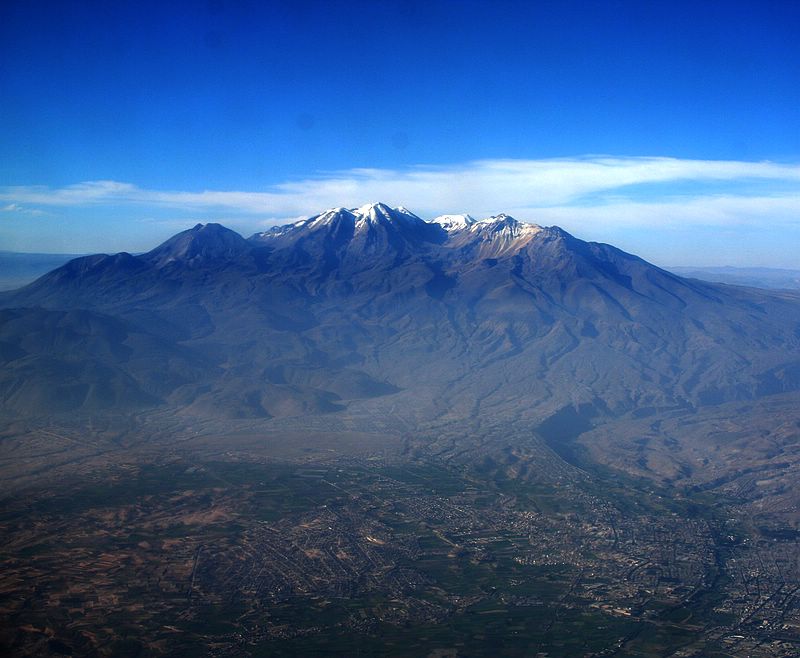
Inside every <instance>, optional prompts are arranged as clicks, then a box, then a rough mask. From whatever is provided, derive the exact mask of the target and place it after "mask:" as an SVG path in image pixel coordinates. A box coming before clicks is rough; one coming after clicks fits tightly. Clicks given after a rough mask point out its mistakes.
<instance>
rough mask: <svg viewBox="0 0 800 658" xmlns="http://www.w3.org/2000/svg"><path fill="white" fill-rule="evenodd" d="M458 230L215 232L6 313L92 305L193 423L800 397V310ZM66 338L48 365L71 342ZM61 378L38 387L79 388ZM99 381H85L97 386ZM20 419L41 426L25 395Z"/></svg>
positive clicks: (342, 225) (492, 232)
mask: <svg viewBox="0 0 800 658" xmlns="http://www.w3.org/2000/svg"><path fill="white" fill-rule="evenodd" d="M455 217H456V216H447V219H442V220H440V221H437V220H433V221H431V222H425V221H423V220H421V219H420V218H419V217H417V216H416V215H414V214H413V213H411V212H410V211H408V210H407V209H405V208H400V209H398V208H390V207H388V206H386V205H384V204H369V205H367V206H362V207H360V208H356V209H345V208H334V209H330V210H328V211H324V212H323V213H320V214H318V215H315V216H313V217H310V218H308V219H305V220H301V221H299V222H295V223H293V224H288V225H286V226H283V227H279V228H276V229H273V230H271V231H267V232H264V233H260V234H255V235H254V236H251V237H250V238H248V239H245V238H243V237H242V236H240V235H239V234H238V233H235V232H234V231H230V230H229V229H226V228H225V227H222V226H220V225H215V224H207V225H202V224H198V225H197V226H195V227H193V228H191V229H188V230H187V231H183V232H181V233H179V234H177V235H176V236H173V237H172V238H170V239H169V240H166V241H165V242H164V243H162V244H161V245H159V246H157V247H156V248H154V249H153V250H151V251H149V252H147V253H146V254H141V255H138V256H133V255H130V254H126V253H120V254H116V255H96V256H88V257H83V258H79V259H75V260H73V261H70V262H69V263H67V264H66V265H64V266H62V267H60V268H57V269H56V270H54V271H52V272H50V273H48V274H46V275H45V276H43V277H42V278H40V279H39V280H37V281H35V282H34V283H32V284H30V285H28V286H26V287H24V288H22V289H19V290H17V291H13V292H12V293H5V294H3V295H0V307H2V308H7V309H11V308H13V309H17V310H16V311H15V312H17V313H31V314H32V313H35V311H34V310H28V311H24V310H23V309H26V308H27V309H32V308H33V307H41V308H42V309H45V310H48V311H50V312H68V311H70V310H73V309H83V310H86V311H89V312H91V313H97V314H101V315H103V316H107V317H110V318H114V319H115V320H116V321H119V322H122V323H124V326H126V327H127V331H128V333H129V335H131V336H138V335H149V336H152V337H153V339H154V340H156V339H157V340H158V341H160V342H159V343H158V344H159V346H160V347H159V348H158V350H155V348H151V347H147V345H148V343H147V342H146V341H142V340H138V339H137V340H136V341H133V342H134V343H136V344H135V345H127V343H131V342H132V340H133V339H130V340H129V339H123V340H122V343H123V346H126V345H127V346H129V347H131V349H132V353H135V354H139V353H138V352H137V350H139V351H141V350H144V351H145V352H146V351H147V350H151V351H153V350H155V352H154V354H156V353H157V356H154V358H149V357H147V358H138V357H137V358H135V359H131V358H129V357H124V356H122V352H119V353H118V354H117V356H114V355H113V354H112V355H110V356H109V355H105V356H104V357H103V358H104V359H105V361H103V363H104V364H105V365H106V367H107V368H110V370H109V371H108V372H114V373H117V372H118V373H120V374H119V377H122V376H123V375H124V377H126V378H129V379H125V381H130V382H133V384H131V385H132V386H133V385H135V386H138V387H140V388H142V390H148V389H147V386H149V384H148V383H147V382H148V381H149V380H148V377H150V375H149V373H148V372H147V368H148V367H150V366H149V365H148V364H152V363H154V362H157V361H158V360H159V359H160V360H162V361H164V362H165V363H166V364H170V363H171V364H175V368H176V371H175V372H176V374H175V376H168V377H166V378H165V379H166V381H168V382H171V384H170V385H169V386H163V387H161V388H159V389H158V395H156V396H155V397H154V398H152V399H151V401H152V403H153V404H154V405H156V406H159V405H161V406H164V407H166V408H172V409H175V410H181V412H182V413H200V414H212V415H213V414H217V415H220V416H222V417H261V418H292V417H296V418H299V417H302V416H308V415H309V414H310V415H312V416H313V415H315V414H337V413H350V412H349V411H348V410H352V409H356V408H365V409H366V408H370V409H373V410H374V412H375V413H391V417H392V418H394V419H395V421H396V422H397V423H399V424H404V423H405V424H407V423H411V424H412V425H413V424H414V423H418V422H420V421H424V422H431V421H433V420H434V419H435V418H438V417H451V416H453V415H454V414H455V415H456V416H460V417H462V418H463V419H465V422H478V421H479V420H480V419H481V418H486V417H488V416H496V417H498V418H499V417H504V416H508V415H512V416H514V417H518V418H521V419H524V421H525V422H527V423H530V424H531V426H532V427H535V426H536V424H537V423H539V422H542V421H543V420H544V419H546V418H548V417H549V416H550V415H552V414H553V413H555V412H557V411H558V410H559V409H562V408H564V407H568V406H580V405H593V406H594V407H595V408H597V409H600V410H603V411H602V413H603V414H605V415H607V416H619V415H625V414H634V413H637V414H641V413H642V410H643V409H650V408H670V407H674V408H678V407H680V408H693V407H698V406H702V405H707V404H717V403H722V402H726V401H731V400H744V399H755V398H757V397H759V396H763V395H770V394H773V393H779V392H786V391H795V390H798V389H800V376H798V373H800V368H798V366H797V364H800V301H799V300H798V298H797V297H795V296H792V295H790V294H788V293H780V294H778V293H768V292H766V291H761V292H758V291H748V290H746V289H731V288H730V287H726V286H719V285H715V284H711V283H705V282H701V281H696V280H689V279H683V278H681V277H679V276H677V275H675V274H672V273H670V272H667V271H666V270H662V269H660V268H657V267H655V266H654V265H651V264H650V263H647V262H646V261H644V260H642V259H641V258H639V257H637V256H634V255H632V254H627V253H625V252H623V251H621V250H619V249H617V248H615V247H613V246H611V245H607V244H603V243H593V242H584V241H582V240H580V239H578V238H576V237H574V236H572V235H570V234H569V233H567V232H566V231H564V230H563V229H560V228H558V227H540V226H536V225H530V224H522V223H520V222H517V221H516V220H514V219H513V218H511V217H508V216H507V215H496V216H494V217H492V218H487V219H486V220H472V218H470V220H471V221H470V220H467V219H466V217H465V216H460V217H461V220H458V219H455ZM437 219H438V218H437ZM445 225H447V226H448V227H449V228H446V226H445ZM51 324H52V327H51V328H50V329H49V330H48V331H50V334H49V335H44V334H42V335H41V336H39V340H41V341H42V344H43V345H44V346H43V347H41V348H37V349H38V352H36V353H39V354H43V353H44V352H46V344H47V342H48V341H51V342H52V341H54V340H56V339H57V334H58V333H59V331H62V330H63V328H60V326H59V325H58V323H54V324H53V323H51ZM23 325H24V323H21V322H19V321H17V323H16V324H14V325H13V326H20V327H21V326H23ZM12 329H13V327H12ZM96 331H97V332H98V336H99V337H101V338H102V336H103V335H104V332H105V333H107V332H108V331H110V329H109V328H108V327H107V325H106V324H103V323H99V322H98V323H97V328H96ZM104 340H110V338H107V339H104ZM126 341H127V342H126ZM24 342H25V337H24V336H23V335H17V334H16V333H15V332H14V331H11V330H9V332H8V334H7V335H6V337H5V339H4V345H5V347H6V349H5V351H4V353H5V354H6V360H5V361H4V365H5V366H7V367H6V368H5V369H4V373H3V375H2V376H0V391H2V390H7V391H10V390H13V389H14V387H15V386H18V379H19V373H20V372H23V371H25V372H28V371H27V370H25V369H24V368H23V365H24V364H22V363H20V362H19V361H20V359H23V360H24V358H25V356H24V354H22V352H20V350H25V348H24V346H23V345H24ZM140 356H141V355H140ZM145 356H147V355H145ZM62 365H63V364H62ZM20 368H22V369H20ZM170 368H172V366H168V367H167V372H171V370H170ZM61 372H62V373H63V376H62V375H59V374H58V369H56V371H55V372H54V374H53V376H52V381H50V382H49V383H48V381H47V380H46V378H44V379H41V380H40V382H39V385H40V386H41V387H43V389H46V388H47V387H48V386H50V388H53V389H57V388H58V387H59V386H62V385H63V381H61V380H60V379H59V378H60V377H61V379H63V378H64V377H67V376H71V377H75V376H76V375H74V373H72V371H70V370H69V368H67V367H66V366H65V365H64V366H63V368H62V370H61ZM15 373H16V374H15ZM70 373H72V374H70ZM91 376H93V375H91V373H86V374H85V375H81V374H80V373H79V374H78V375H77V377H78V380H80V381H79V383H80V384H81V385H82V386H83V385H86V386H91V385H92V382H91V381H88V378H90V377H91ZM109 377H111V375H109ZM114 377H117V375H114ZM3 379H4V380H5V384H3V381H2V380H3ZM84 380H86V381H84ZM15 382H16V383H15ZM3 385H4V386H5V387H6V388H5V389H3V388H2V386H3ZM51 395H52V391H51V392H50V393H48V392H47V391H44V392H42V393H41V395H38V394H37V396H34V397H35V399H40V400H44V399H48V396H51ZM76 399H77V398H76ZM384 399H385V402H384V401H383V400H384ZM367 401H369V402H367ZM5 403H6V404H7V405H9V408H12V407H13V408H15V409H17V410H18V412H19V413H35V412H36V409H32V408H31V409H26V408H25V404H24V403H23V402H22V401H20V398H19V397H13V396H11V395H10V394H8V395H6V398H5ZM102 404H103V403H102V400H100V401H99V402H92V405H94V406H92V405H89V406H87V405H84V404H83V403H81V402H80V401H79V400H78V401H77V402H76V403H75V404H74V405H73V407H72V409H73V410H80V409H89V408H90V407H91V408H95V407H97V406H98V405H99V406H102ZM15 405H16V406H15ZM124 407H125V396H124V395H121V396H117V397H114V398H109V401H108V404H107V408H109V409H116V408H124ZM377 410H381V411H380V412H378V411H377ZM41 411H42V410H39V412H41ZM393 422H394V421H393Z"/></svg>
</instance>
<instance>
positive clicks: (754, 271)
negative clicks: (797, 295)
mask: <svg viewBox="0 0 800 658" xmlns="http://www.w3.org/2000/svg"><path fill="white" fill-rule="evenodd" d="M668 269H669V271H670V272H675V274H679V275H681V276H685V277H689V278H692V279H702V280H703V281H713V282H716V283H728V284H731V285H734V286H750V287H753V288H771V289H774V290H800V270H787V269H778V268H773V267H670V268H668Z"/></svg>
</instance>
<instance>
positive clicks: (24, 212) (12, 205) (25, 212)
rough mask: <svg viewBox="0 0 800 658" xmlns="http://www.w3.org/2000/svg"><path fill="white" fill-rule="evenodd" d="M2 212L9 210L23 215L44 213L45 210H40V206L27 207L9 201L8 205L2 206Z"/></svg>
mask: <svg viewBox="0 0 800 658" xmlns="http://www.w3.org/2000/svg"><path fill="white" fill-rule="evenodd" d="M0 212H8V213H18V214H22V215H44V214H45V212H44V211H43V210H39V209H38V208H25V207H24V206H21V205H19V204H18V203H9V204H8V205H6V206H3V207H2V208H0Z"/></svg>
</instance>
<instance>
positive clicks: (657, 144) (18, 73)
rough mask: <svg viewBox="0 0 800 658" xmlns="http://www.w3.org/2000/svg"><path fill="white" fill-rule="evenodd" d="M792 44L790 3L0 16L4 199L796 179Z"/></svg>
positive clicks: (289, 1)
mask: <svg viewBox="0 0 800 658" xmlns="http://www.w3.org/2000/svg"><path fill="white" fill-rule="evenodd" d="M798 34H800V2H787V1H785V0H783V1H774V2H769V1H764V0H761V1H759V2H737V1H735V0H731V1H726V2H697V1H694V2H646V1H643V0H639V1H633V0H632V1H626V2H609V1H603V2H591V1H587V0H582V1H580V2H570V1H567V0H561V1H555V0H554V1H550V2H539V1H535V0H531V1H528V2H514V1H508V0H506V1H503V0H495V1H494V2H488V1H486V2H470V1H462V2H455V1H450V2H443V1H438V2H437V1H431V0H428V1H425V2H415V1H403V0H395V1H391V0H389V1H385V2H382V1H373V2H336V1H329V2H315V1H305V2H304V1H302V0H286V1H283V0H281V1H272V2H257V1H252V2H247V1H242V2H224V1H221V0H212V1H210V2H191V3H189V2H172V3H170V2H163V1H162V2H152V3H151V2H141V1H137V2H109V1H105V2H70V1H68V0H61V1H58V2H56V1H52V2H37V1H36V0H4V1H3V2H2V3H0V187H9V186H33V185H37V186H39V185H41V186H49V187H52V188H59V187H63V186H70V185H75V184H78V183H81V182H84V181H94V180H113V181H121V182H125V183H130V184H133V185H135V186H137V187H139V188H146V189H155V190H181V191H200V190H205V189H212V190H248V191H265V190H268V189H270V187H271V186H274V185H276V184H281V183H284V182H287V181H296V180H300V179H307V178H309V177H314V176H319V175H320V173H321V172H330V171H333V170H337V171H338V170H349V169H353V168H361V167H366V168H380V169H393V170H398V169H403V168H404V167H413V166H416V165H438V164H442V165H445V164H446V165H453V164H456V163H464V162H469V161H475V160H484V159H488V160H494V159H523V160H531V159H533V160H536V159H542V158H554V157H559V158H561V157H575V156H582V155H585V154H612V155H617V156H659V157H673V158H678V159H702V160H736V161H746V162H755V161H761V160H765V159H767V160H772V161H776V162H782V163H797V162H800V39H799V38H798ZM12 198H13V197H12V196H7V197H6V201H8V200H9V199H12ZM369 200H371V199H364V201H369ZM404 202H405V203H406V204H407V205H408V206H409V207H411V208H412V209H414V199H407V200H405V201H404ZM9 207H10V206H9ZM313 210H320V209H315V208H311V209H309V212H311V211H313ZM443 210H449V211H453V212H455V211H461V210H463V211H471V210H472V211H474V209H471V208H447V209H443ZM497 210H498V211H499V210H502V208H498V209H497ZM48 213H49V214H50V215H51V216H58V217H62V216H64V213H62V214H61V215H59V214H58V213H54V212H53V211H52V210H50V211H48ZM120 213H121V214H124V213H122V211H120ZM157 214H158V213H155V212H150V213H144V215H147V216H148V217H150V216H151V215H157ZM172 214H173V215H174V213H172ZM279 214H280V212H278V211H276V212H273V213H272V216H278V215H279ZM78 215H79V213H76V212H74V211H72V216H73V217H78ZM212 215H213V213H211V215H208V214H205V215H202V216H201V217H200V218H201V219H203V218H206V217H208V218H215V217H213V216H212ZM268 216H270V213H269V212H266V213H265V214H264V215H263V217H261V218H260V219H263V220H267V219H268ZM30 221H31V222H33V220H30ZM36 221H38V222H43V221H44V220H43V219H39V220H36ZM34 223H35V222H34ZM9 231H10V229H8V227H6V233H5V235H6V236H11V235H12V233H13V232H11V233H9ZM18 233H19V231H17V233H13V235H14V236H17V237H16V238H15V242H14V245H17V246H18V245H19V238H18ZM23 233H24V231H23ZM31 235H33V234H31ZM3 236H4V234H3V233H2V232H0V241H1V240H2V239H3ZM12 237H13V236H12ZM7 239H9V240H10V238H8V237H7ZM14 245H12V246H14ZM2 247H3V245H2V244H0V248H2ZM799 265H800V263H799Z"/></svg>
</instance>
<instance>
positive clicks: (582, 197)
mask: <svg viewBox="0 0 800 658" xmlns="http://www.w3.org/2000/svg"><path fill="white" fill-rule="evenodd" d="M376 199H382V200H385V201H386V202H388V203H390V204H393V205H401V204H406V205H413V210H414V211H415V212H417V213H418V214H420V215H421V216H423V217H432V216H435V215H438V214H442V213H447V212H469V213H471V214H473V215H475V216H486V215H490V214H493V213H496V212H499V211H504V212H508V213H510V214H512V215H514V216H516V217H517V218H519V219H521V220H526V221H532V222H536V223H539V224H559V225H562V226H565V227H566V228H568V229H571V230H583V231H587V230H588V231H591V230H592V229H593V228H594V229H596V228H598V227H602V228H603V230H604V231H606V232H613V231H615V230H629V229H632V228H636V229H650V230H661V229H664V230H670V229H674V228H683V229H686V228H688V227H692V226H697V227H730V228H736V227H749V228H751V229H758V228H763V227H770V228H774V227H778V226H781V227H784V228H790V229H795V228H800V165H798V164H791V163H788V164H787V163H775V162H768V161H763V162H747V161H735V160H728V161H717V160H691V159H678V158H667V157H612V156H584V157H575V158H556V159H538V160H509V159H502V160H499V159H498V160H477V161H472V162H466V163H461V164H454V165H446V166H429V165H420V166H415V167H409V168H404V169H377V168H356V169H346V170H341V171H331V172H321V173H320V174H318V175H316V176H314V177H307V178H303V179H299V180H292V181H285V182H282V183H279V184H276V185H272V186H270V187H268V188H266V189H264V190H254V191H250V190H235V191H226V190H214V189H206V190H201V191H185V190H159V189H149V188H144V187H140V186H137V185H135V184H133V183H128V182H118V181H113V180H102V181H88V182H81V183H77V184H73V185H67V186H63V187H48V186H41V185H34V186H15V187H4V188H0V203H3V204H7V205H6V206H5V208H4V210H6V209H8V208H13V209H14V212H13V213H12V212H10V211H9V212H3V213H2V215H5V218H6V219H7V220H9V219H10V218H12V217H13V221H14V222H15V223H18V224H19V229H18V231H17V233H18V234H24V231H25V227H24V222H26V221H27V222H30V221H31V214H32V213H43V212H47V217H48V218H49V217H51V216H54V215H55V216H58V215H62V216H64V217H67V216H69V217H74V220H71V222H70V224H71V225H72V226H73V229H74V230H75V231H80V230H81V228H80V226H79V224H80V222H81V218H80V213H79V212H78V211H85V212H84V214H91V213H92V212H94V213H97V212H98V210H99V209H105V210H106V212H105V213H104V215H105V217H106V218H107V221H112V220H114V221H115V224H116V225H117V226H118V225H119V224H120V222H121V221H123V220H120V219H118V218H120V217H124V218H127V219H126V220H125V221H127V220H137V219H138V220H142V219H144V218H148V219H151V220H153V221H156V222H158V221H165V222H167V221H171V222H172V225H173V226H175V225H177V224H180V223H181V222H184V221H185V220H184V217H198V218H200V219H203V220H222V221H226V222H227V223H229V224H232V225H234V226H237V225H238V226H240V227H242V228H243V229H246V228H252V229H257V228H260V227H264V226H268V225H272V224H279V223H284V222H286V221H289V220H292V219H295V218H298V217H302V216H308V215H311V214H313V213H315V212H318V211H319V209H320V208H325V207H332V206H341V205H346V206H353V207H355V206H358V205H361V204H363V203H364V202H365V201H371V200H376ZM22 209H25V210H27V211H29V212H27V213H23V212H20V210H22ZM25 215H27V216H25ZM39 221H47V220H46V219H45V218H43V219H40V220H39ZM4 223H5V224H6V227H5V229H4V231H5V232H13V229H12V228H11V227H9V226H8V224H9V222H4ZM97 228H98V225H97V224H96V223H95V224H94V225H93V228H92V231H95V232H96V230H97ZM16 243H17V244H18V243H19V235H17V239H16Z"/></svg>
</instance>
